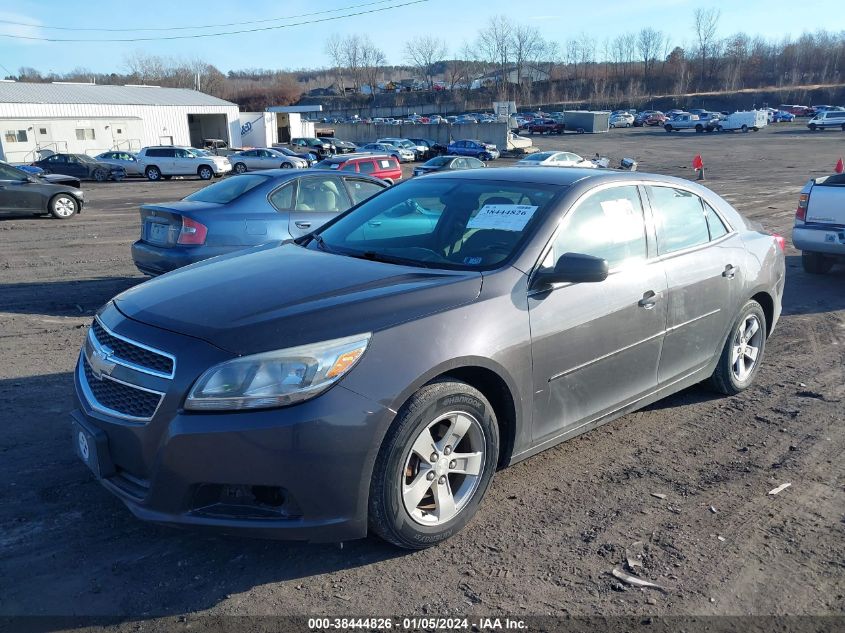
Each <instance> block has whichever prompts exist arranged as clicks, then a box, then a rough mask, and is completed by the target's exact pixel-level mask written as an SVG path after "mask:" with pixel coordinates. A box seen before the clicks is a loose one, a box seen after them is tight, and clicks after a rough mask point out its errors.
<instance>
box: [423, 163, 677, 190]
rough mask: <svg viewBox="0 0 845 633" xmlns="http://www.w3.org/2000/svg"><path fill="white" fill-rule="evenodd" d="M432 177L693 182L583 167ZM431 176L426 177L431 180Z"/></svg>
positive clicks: (508, 169) (512, 169) (553, 182)
mask: <svg viewBox="0 0 845 633" xmlns="http://www.w3.org/2000/svg"><path fill="white" fill-rule="evenodd" d="M430 177H431V178H452V179H454V178H460V179H462V180H481V181H485V180H486V181H491V182H495V181H499V182H515V183H522V184H541V185H560V186H569V185H572V184H574V183H576V182H579V181H583V180H587V179H590V180H595V181H596V183H597V184H598V183H599V182H622V183H624V182H626V181H635V182H639V181H643V180H646V181H648V180H652V181H656V182H664V183H667V184H682V185H684V186H685V187H689V186H690V185H691V184H694V183H691V181H689V180H684V179H682V178H675V177H673V176H664V175H661V174H650V173H647V172H640V171H636V172H630V171H621V170H617V169H590V168H582V167H530V166H529V167H525V166H523V167H501V168H498V169H473V170H466V171H463V170H461V171H457V172H455V171H453V172H447V173H442V174H439V175H438V174H432V175H431V176H430ZM428 178H429V176H426V180H428Z"/></svg>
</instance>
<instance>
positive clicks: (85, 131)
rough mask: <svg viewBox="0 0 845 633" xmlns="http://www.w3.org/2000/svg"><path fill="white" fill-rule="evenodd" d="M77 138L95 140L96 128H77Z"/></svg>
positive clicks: (79, 139) (78, 139)
mask: <svg viewBox="0 0 845 633" xmlns="http://www.w3.org/2000/svg"><path fill="white" fill-rule="evenodd" d="M76 140H77V141H93V140H94V128H91V127H86V128H77V129H76Z"/></svg>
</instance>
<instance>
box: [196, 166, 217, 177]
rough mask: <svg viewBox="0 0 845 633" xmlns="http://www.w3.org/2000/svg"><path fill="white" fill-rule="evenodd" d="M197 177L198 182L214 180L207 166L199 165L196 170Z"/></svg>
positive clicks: (212, 172)
mask: <svg viewBox="0 0 845 633" xmlns="http://www.w3.org/2000/svg"><path fill="white" fill-rule="evenodd" d="M197 176H199V177H200V180H211V179H212V178H214V171H213V170H212V169H211V167H209V166H208V165H200V167H199V169H197Z"/></svg>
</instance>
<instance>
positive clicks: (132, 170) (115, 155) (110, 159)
mask: <svg viewBox="0 0 845 633" xmlns="http://www.w3.org/2000/svg"><path fill="white" fill-rule="evenodd" d="M94 158H95V159H96V160H98V161H100V162H101V163H108V164H110V165H117V166H118V167H123V168H124V169H125V170H126V175H127V176H143V175H144V173H143V171H142V170H141V166H140V164H139V163H138V159H137V158H136V157H135V154H133V153H131V152H125V151H120V150H113V151H109V152H103V153H102V154H100V155H98V156H95V157H94Z"/></svg>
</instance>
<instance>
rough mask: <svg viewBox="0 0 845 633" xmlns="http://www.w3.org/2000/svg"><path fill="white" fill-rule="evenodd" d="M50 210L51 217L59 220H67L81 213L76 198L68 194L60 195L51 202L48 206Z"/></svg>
mask: <svg viewBox="0 0 845 633" xmlns="http://www.w3.org/2000/svg"><path fill="white" fill-rule="evenodd" d="M47 208H48V209H49V210H50V215H52V216H53V217H54V218H56V219H58V220H67V219H68V218H72V217H73V216H74V215H75V214H76V212H77V211H79V203H78V202H77V201H76V198H74V197H73V196H69V195H67V194H63V193H60V194H58V195H56V196H53V198H52V199H51V200H50V204H49V205H48V206H47Z"/></svg>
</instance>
